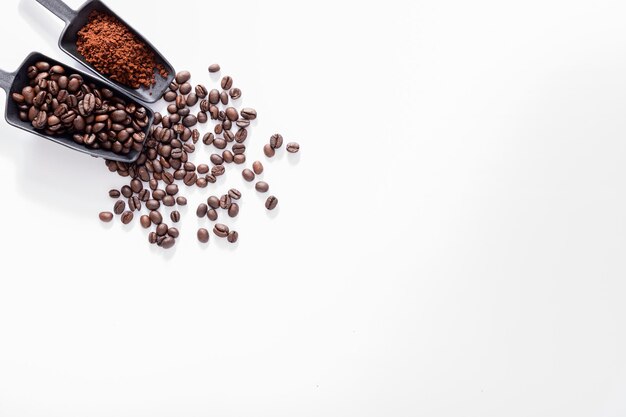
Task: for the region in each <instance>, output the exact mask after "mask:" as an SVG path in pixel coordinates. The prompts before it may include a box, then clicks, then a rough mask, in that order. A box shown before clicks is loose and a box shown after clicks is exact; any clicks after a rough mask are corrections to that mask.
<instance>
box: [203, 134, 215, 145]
mask: <svg viewBox="0 0 626 417" xmlns="http://www.w3.org/2000/svg"><path fill="white" fill-rule="evenodd" d="M214 139H215V135H213V133H207V134H206V135H204V137H203V138H202V143H204V144H205V145H211V144H212V143H213V140H214Z"/></svg>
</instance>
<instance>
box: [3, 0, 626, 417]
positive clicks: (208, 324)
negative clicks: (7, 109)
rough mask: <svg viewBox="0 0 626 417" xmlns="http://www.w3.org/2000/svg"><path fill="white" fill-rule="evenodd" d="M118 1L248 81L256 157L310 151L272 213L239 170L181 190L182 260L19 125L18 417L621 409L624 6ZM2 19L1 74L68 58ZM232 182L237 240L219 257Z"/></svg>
mask: <svg viewBox="0 0 626 417" xmlns="http://www.w3.org/2000/svg"><path fill="white" fill-rule="evenodd" d="M108 3H109V4H110V5H111V7H112V8H113V9H114V10H116V11H118V12H119V13H120V14H121V15H123V16H124V17H126V18H127V19H128V21H129V22H130V23H132V24H134V25H135V26H136V27H137V28H138V29H139V30H140V31H141V32H142V33H143V34H144V35H145V36H146V37H148V38H150V39H151V40H153V42H154V44H155V45H157V46H158V47H159V48H160V49H161V50H162V52H163V53H164V54H165V55H167V56H168V57H169V58H170V59H171V61H172V63H173V64H174V65H175V66H176V67H177V68H178V69H183V68H185V69H190V70H192V71H193V73H194V74H195V75H196V76H195V77H194V81H195V82H203V83H207V84H210V85H214V82H211V80H210V77H209V75H208V73H207V72H206V67H207V66H208V65H209V64H211V63H213V62H219V63H220V64H221V65H222V68H223V73H222V74H230V75H232V76H233V77H234V79H235V82H236V85H237V86H238V87H240V88H242V89H243V91H244V99H245V101H244V103H245V104H246V105H250V106H253V107H255V108H257V110H258V112H259V115H260V120H259V124H258V126H257V128H256V129H255V130H254V132H253V135H252V137H251V139H250V140H249V144H250V159H251V160H254V159H255V158H254V157H255V156H260V155H261V147H262V144H263V143H264V142H265V140H266V139H267V138H269V136H270V135H271V134H272V133H275V132H277V131H279V132H282V133H283V134H284V135H285V137H286V139H287V140H297V141H299V142H300V143H301V145H302V154H301V157H300V160H299V161H291V160H289V159H288V158H287V157H281V158H278V159H277V160H275V161H272V162H271V163H266V168H267V173H266V175H265V178H266V179H267V180H268V181H269V183H270V184H271V187H272V192H274V193H275V194H276V195H277V196H278V197H279V198H280V211H279V212H278V214H277V215H276V216H269V215H267V213H266V212H265V210H264V209H263V207H262V199H260V198H259V197H258V196H257V195H256V194H255V193H254V192H253V191H252V190H251V187H250V186H248V185H246V184H243V182H242V180H241V179H240V176H239V174H238V171H236V170H231V171H229V174H228V176H227V180H225V181H220V183H219V185H218V186H217V187H215V188H209V189H207V190H205V191H202V192H195V193H191V194H189V193H187V194H188V195H189V197H190V199H191V201H192V202H193V203H194V204H193V205H192V206H190V207H188V208H187V209H186V210H185V216H184V222H183V225H182V227H181V230H182V233H183V235H182V238H181V239H180V240H179V244H178V246H177V249H176V250H175V251H174V252H173V253H171V254H168V255H164V254H163V253H161V252H160V251H158V250H154V248H151V247H150V246H149V245H148V244H147V233H146V232H144V231H143V230H142V229H141V228H140V227H139V225H138V224H136V223H135V224H134V226H132V227H130V228H125V227H123V226H121V224H119V223H115V224H113V225H112V226H110V227H108V226H103V225H102V224H100V223H99V221H98V220H97V214H98V212H99V211H101V210H102V209H110V207H112V204H113V201H111V200H110V199H109V198H108V196H107V191H108V190H109V189H110V188H113V187H119V186H121V185H123V184H124V180H123V179H122V178H119V177H117V176H115V175H112V174H109V173H108V171H107V170H106V168H105V167H104V164H103V162H102V161H99V160H95V159H91V158H88V157H85V156H82V155H79V154H77V153H72V152H71V151H67V150H65V149H62V148H61V147H58V146H55V145H53V144H50V143H47V142H43V141H42V140H40V139H38V138H36V137H32V136H29V135H28V134H25V133H21V132H19V131H17V130H14V129H12V128H9V127H8V126H7V125H6V124H5V123H1V124H0V129H1V131H0V133H1V135H0V136H1V138H2V146H1V147H0V177H1V178H2V190H3V197H2V200H3V202H4V203H3V204H1V205H0V218H1V219H3V224H2V240H1V243H0V248H1V249H2V251H1V253H2V255H0V256H1V258H0V259H1V264H2V276H1V278H0V417H30V416H46V417H53V416H59V417H60V416H63V417H74V416H76V417H79V416H80V417H82V416H92V417H95V416H116V417H124V416H128V417H137V416H151V417H154V416H164V417H165V416H168V417H169V416H174V415H178V416H222V417H228V416H272V417H281V416H285V417H287V416H289V417H291V416H315V417H319V416H325V417H331V416H338V417H339V416H342V417H343V416H394V417H405V416H406V417H409V416H430V417H435V416H466V417H472V416H476V417H479V416H480V417H486V416H493V417H501V416H508V417H514V416H520V417H527V416H545V417H552V416H569V417H578V416H581V417H582V416H594V417H600V416H603V417H614V416H623V415H626V401H625V400H624V398H626V358H625V357H624V350H625V348H626V338H625V330H624V329H625V328H626V326H625V324H626V323H625V320H626V319H625V318H626V306H625V303H624V302H623V298H624V292H625V290H626V284H625V277H626V274H625V273H626V265H625V263H624V259H625V258H624V250H625V249H626V223H625V221H624V219H626V199H625V198H624V191H625V190H626V164H624V155H625V152H626V141H625V140H624V133H625V131H626V118H625V117H624V114H626V76H625V74H626V60H625V52H624V51H626V26H625V25H624V22H623V15H624V12H626V6H625V5H624V3H623V2H618V1H609V0H596V1H590V0H589V1H569V2H566V1H564V0H563V1H557V0H541V1H539V0H536V1H535V0H531V1H526V2H502V1H495V0H494V1H487V0H478V1H474V2H465V1H453V0H443V1H418V2H404V1H402V2H401V1H387V2H371V1H365V2H355V1H354V2H352V1H351V2H337V1H327V0H320V1H315V2H293V1H252V0H243V1H238V2H219V3H216V2H204V1H202V2H201V1H186V2H185V1H181V2H168V1H164V0H160V1H152V2H149V4H150V5H148V2H134V1H122V0H110V1H109V2H108ZM70 4H71V5H72V6H78V4H79V1H76V0H74V1H71V2H70ZM3 13H4V14H3V22H4V24H3V25H2V27H0V31H1V32H0V34H1V35H2V37H3V39H6V38H7V37H10V38H11V39H13V40H14V41H13V42H8V43H4V44H3V57H2V63H1V65H2V67H3V68H6V69H13V68H15V67H16V66H17V65H18V64H19V63H20V62H21V60H22V59H23V57H24V56H25V55H26V54H27V53H28V52H30V51H31V50H35V49H36V50H41V51H42V52H44V53H47V54H50V55H52V56H55V57H58V58H61V59H62V60H63V61H65V62H68V63H70V62H71V61H70V59H69V58H67V57H66V56H64V55H62V54H61V52H59V51H58V49H57V48H56V38H57V36H58V34H59V32H60V30H61V23H60V21H57V20H55V18H54V17H53V16H52V15H50V14H48V13H47V12H45V11H44V10H43V9H42V8H41V7H40V6H38V5H37V4H35V3H34V0H23V1H21V2H19V3H18V2H14V1H10V2H7V3H5V4H4V6H3ZM164 27H168V28H169V29H164ZM16 32H19V35H17V34H16ZM176 32H178V33H179V35H180V36H181V41H179V42H176V41H175V33H176ZM200 153H202V152H198V154H200ZM205 155H207V156H208V154H205ZM206 159H207V158H203V160H206ZM232 186H235V187H238V188H240V189H241V190H242V191H244V193H245V197H244V201H243V204H242V210H241V216H240V218H239V219H238V220H237V221H235V222H230V221H229V224H233V225H234V227H235V228H236V229H237V230H239V232H240V235H241V240H240V243H239V245H238V246H237V247H236V248H233V247H229V246H228V245H226V244H220V243H218V242H217V239H215V237H214V236H212V237H211V243H210V244H209V245H208V247H206V248H202V247H200V246H199V245H198V244H197V242H196V238H195V232H196V229H197V227H198V220H197V219H196V218H195V213H194V212H195V205H196V204H198V203H199V201H200V199H201V198H202V197H204V198H206V196H207V195H209V193H222V192H224V191H226V190H227V189H228V188H229V187H232ZM201 224H202V225H203V226H204V225H206V224H208V222H206V221H203V222H201Z"/></svg>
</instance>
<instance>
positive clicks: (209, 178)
mask: <svg viewBox="0 0 626 417" xmlns="http://www.w3.org/2000/svg"><path fill="white" fill-rule="evenodd" d="M204 178H205V179H206V182H208V183H209V184H215V183H216V182H217V178H216V177H215V175H213V174H209V175H207V176H206V177H204Z"/></svg>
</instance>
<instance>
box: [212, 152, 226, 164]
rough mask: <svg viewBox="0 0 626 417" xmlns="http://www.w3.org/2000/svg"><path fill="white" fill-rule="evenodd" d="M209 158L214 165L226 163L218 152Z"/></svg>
mask: <svg viewBox="0 0 626 417" xmlns="http://www.w3.org/2000/svg"><path fill="white" fill-rule="evenodd" d="M209 159H210V160H211V163H212V164H213V165H222V164H223V163H224V159H223V158H222V157H221V156H219V155H217V154H213V155H211V157H210V158H209Z"/></svg>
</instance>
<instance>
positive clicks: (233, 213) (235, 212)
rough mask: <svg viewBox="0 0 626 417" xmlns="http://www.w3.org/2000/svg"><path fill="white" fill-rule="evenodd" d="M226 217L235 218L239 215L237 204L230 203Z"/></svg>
mask: <svg viewBox="0 0 626 417" xmlns="http://www.w3.org/2000/svg"><path fill="white" fill-rule="evenodd" d="M228 215H229V216H230V217H237V215H239V204H237V203H232V204H231V205H230V207H228Z"/></svg>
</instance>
